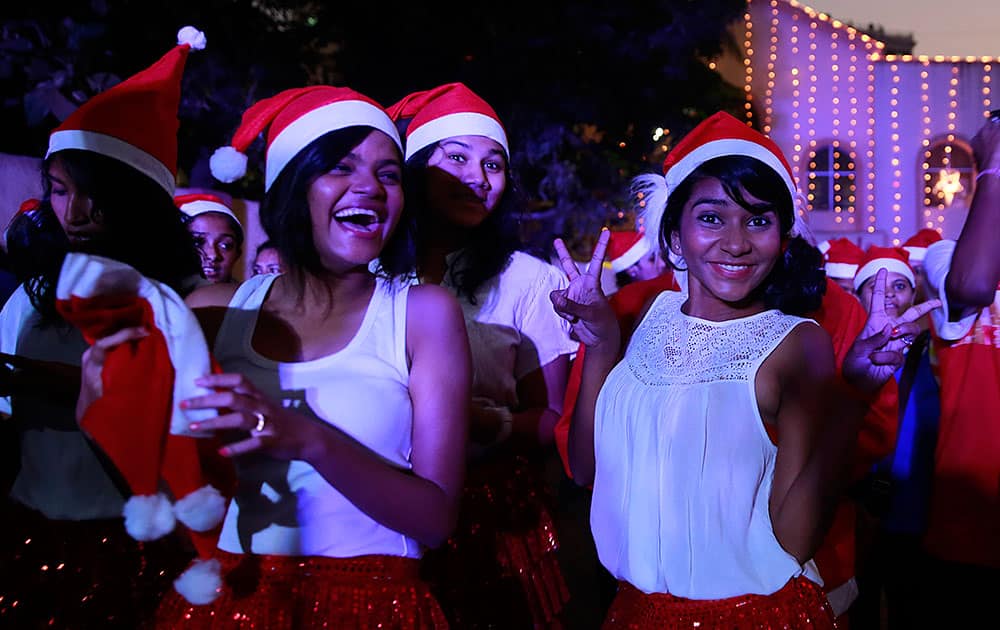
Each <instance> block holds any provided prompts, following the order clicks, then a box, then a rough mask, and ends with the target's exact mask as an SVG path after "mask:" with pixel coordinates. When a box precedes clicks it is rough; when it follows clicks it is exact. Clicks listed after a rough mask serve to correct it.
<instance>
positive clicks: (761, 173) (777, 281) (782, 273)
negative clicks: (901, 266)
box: [659, 155, 826, 316]
mask: <svg viewBox="0 0 1000 630" xmlns="http://www.w3.org/2000/svg"><path fill="white" fill-rule="evenodd" d="M707 178H715V179H718V180H719V181H720V182H721V183H722V187H723V189H724V190H725V191H726V194H727V195H729V197H730V198H731V199H732V200H733V201H735V202H736V203H738V204H739V205H740V206H741V207H743V208H745V209H746V210H747V211H748V212H750V213H752V214H761V213H762V212H765V211H768V210H773V211H774V212H775V213H776V214H777V215H778V223H779V226H780V229H781V235H782V238H783V239H784V240H785V244H786V247H785V248H784V254H783V255H782V257H781V260H780V261H778V263H777V264H775V266H774V268H773V269H772V270H771V273H770V274H768V276H767V278H765V279H764V282H763V283H762V285H761V287H760V288H759V289H758V290H760V291H763V298H764V304H765V306H766V307H767V308H769V309H770V308H776V309H778V310H780V311H782V312H784V313H787V314H789V315H800V316H801V315H805V314H806V313H810V312H812V311H815V310H816V309H818V308H819V307H820V304H821V303H822V301H823V295H824V294H825V293H826V272H825V271H824V270H823V255H822V254H821V253H820V252H819V250H818V249H816V248H815V247H813V246H812V245H810V244H809V243H808V242H807V241H806V240H805V239H803V238H801V237H798V236H791V231H792V226H793V225H794V223H795V206H794V203H793V200H792V195H791V193H790V192H789V191H788V187H787V186H786V185H785V182H784V180H783V179H782V178H781V176H780V175H778V173H776V172H775V171H774V169H772V168H771V167H769V166H767V165H766V164H764V163H763V162H761V161H760V160H757V159H754V158H751V157H746V156H739V155H728V156H722V157H717V158H713V159H711V160H708V161H707V162H705V163H704V164H702V165H701V166H699V167H698V168H696V169H695V170H694V171H692V172H691V174H690V175H688V176H687V177H686V178H684V180H683V181H682V182H681V183H680V184H679V185H678V186H677V188H676V189H675V190H674V191H672V192H671V194H670V198H669V199H668V200H667V207H666V210H665V211H664V213H663V220H662V222H661V228H660V234H659V239H660V247H661V248H662V249H664V250H666V249H667V248H668V244H669V243H670V235H671V234H672V233H674V232H677V231H679V230H680V224H681V215H682V214H683V210H684V205H685V204H686V203H687V202H688V200H689V198H690V197H691V191H692V189H693V188H694V186H695V184H697V183H698V182H700V181H702V180H704V179H707ZM746 195H750V196H752V197H755V198H756V199H760V200H761V201H764V202H766V203H767V205H766V206H765V207H762V206H761V205H759V204H757V205H754V204H751V203H749V202H748V201H747V199H746ZM671 265H673V266H674V268H675V269H676V268H677V266H676V265H674V263H673V262H671Z"/></svg>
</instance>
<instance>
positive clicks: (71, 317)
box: [56, 253, 234, 604]
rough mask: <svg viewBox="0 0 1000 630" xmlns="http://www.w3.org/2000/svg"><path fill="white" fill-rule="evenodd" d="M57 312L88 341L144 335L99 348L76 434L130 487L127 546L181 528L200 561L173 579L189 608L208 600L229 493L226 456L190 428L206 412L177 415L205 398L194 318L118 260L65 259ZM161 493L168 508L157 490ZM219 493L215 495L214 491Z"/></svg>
mask: <svg viewBox="0 0 1000 630" xmlns="http://www.w3.org/2000/svg"><path fill="white" fill-rule="evenodd" d="M56 307H57V308H58V310H59V313H60V314H61V315H62V316H63V317H64V318H65V319H66V321H68V322H69V323H71V324H73V325H74V326H76V327H77V328H79V329H80V331H81V332H82V333H83V336H84V338H85V339H86V340H87V342H88V343H91V344H92V343H94V342H95V341H96V340H97V339H100V338H102V337H105V336H107V335H108V334H111V333H112V332H114V331H117V330H120V329H122V328H125V327H133V326H142V327H144V328H145V329H146V330H147V331H149V334H148V335H147V336H146V337H143V338H142V339H139V340H136V341H132V342H129V343H124V344H121V345H119V346H117V347H115V348H112V349H111V350H109V351H108V352H107V355H106V357H105V361H104V366H103V368H102V371H101V380H102V382H103V384H104V390H103V393H102V395H101V397H100V398H99V399H97V400H96V401H94V402H93V403H92V404H91V405H90V407H89V408H88V409H87V410H86V412H85V413H84V415H83V418H82V419H81V420H80V428H81V430H83V431H84V432H85V433H86V434H87V435H88V436H90V438H91V439H92V440H93V441H94V443H95V444H96V445H97V446H98V447H99V448H100V449H101V450H102V451H103V452H104V453H105V455H107V457H108V459H109V460H110V461H111V463H112V464H114V466H115V467H116V468H117V469H118V471H119V472H120V473H121V475H122V477H123V478H124V480H125V481H126V483H127V484H128V486H129V488H130V489H131V491H132V496H131V497H130V498H129V499H128V501H127V502H126V503H125V508H124V511H123V516H124V517H125V529H126V531H128V533H129V534H130V535H131V536H132V537H133V538H135V539H136V540H155V539H157V538H160V537H162V536H164V535H166V534H167V533H169V532H171V531H172V530H173V529H174V526H175V524H176V521H180V522H181V523H182V524H183V525H185V526H186V528H187V530H188V533H189V534H190V536H191V539H192V542H193V544H194V546H195V548H196V550H197V551H198V555H199V559H198V560H196V561H195V562H194V563H193V565H192V566H191V567H189V568H188V570H187V571H185V573H183V574H182V575H181V576H180V577H179V578H178V579H177V581H176V582H175V587H176V588H177V590H178V592H180V593H181V594H182V595H183V596H184V597H185V598H187V599H188V601H190V602H191V603H194V604H206V603H209V602H211V601H212V600H214V599H215V597H216V596H217V595H218V593H219V591H220V589H221V585H222V584H221V578H220V575H219V572H220V567H219V563H218V561H217V560H214V559H212V556H213V552H214V549H215V547H216V545H217V542H218V532H219V528H220V527H221V523H222V518H223V516H224V515H225V510H226V501H227V498H228V497H229V496H231V495H232V489H233V485H234V475H233V471H232V464H231V462H230V461H229V460H227V459H226V458H224V457H222V456H221V455H219V454H218V452H217V449H218V448H219V446H220V444H218V443H217V442H216V440H215V438H214V437H212V436H202V435H198V434H195V433H192V432H191V431H190V424H191V423H192V422H198V421H202V420H205V419H208V418H210V417H212V416H214V415H215V411H214V410H195V409H191V410H185V409H182V408H181V406H180V405H181V401H183V400H185V399H188V398H191V397H193V396H202V395H206V394H209V393H211V391H210V390H207V389H205V388H202V387H199V386H197V385H195V379H196V378H198V377H200V376H203V375H205V374H208V373H209V372H211V370H212V363H211V357H210V356H209V353H208V345H207V343H206V342H205V337H204V336H203V334H202V332H201V327H200V326H199V325H198V321H197V319H195V316H194V313H192V312H191V310H190V309H189V308H188V307H187V306H186V305H185V304H184V301H183V300H182V299H181V298H180V296H178V295H177V294H176V293H175V292H174V291H173V290H171V289H170V288H169V287H167V286H165V285H163V284H161V283H159V282H156V281H153V280H149V279H147V278H144V277H143V276H142V275H140V274H139V272H138V271H136V270H135V269H133V268H132V267H129V266H128V265H125V264H124V263H120V262H117V261H115V260H110V259H107V258H101V257H99V256H91V255H86V254H77V253H71V254H69V255H68V256H67V257H66V260H65V262H64V263H63V266H62V270H61V272H60V275H59V282H58V284H57V286H56ZM164 486H165V487H167V488H169V490H170V492H171V494H172V495H173V498H174V499H175V500H176V502H175V503H171V501H170V499H168V498H167V496H166V495H165V494H163V493H162V492H161V487H164ZM220 490H221V492H220Z"/></svg>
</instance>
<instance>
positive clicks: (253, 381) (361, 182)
mask: <svg viewBox="0 0 1000 630" xmlns="http://www.w3.org/2000/svg"><path fill="white" fill-rule="evenodd" d="M265 128H266V129H267V130H268V147H267V154H266V164H265V190H266V192H265V197H264V200H263V203H262V205H261V222H262V225H263V226H264V229H265V231H266V232H267V234H268V237H269V238H270V239H271V241H272V242H273V243H274V245H275V247H276V248H277V250H278V251H279V253H280V255H281V257H282V259H283V260H284V261H285V262H286V264H287V265H288V269H287V272H286V273H284V274H283V275H278V276H275V275H262V276H257V277H254V278H252V279H251V280H249V281H247V282H246V283H244V284H243V285H242V286H240V287H239V288H238V289H235V288H234V287H231V286H226V285H213V286H208V287H204V288H203V289H200V290H198V291H196V292H195V293H193V294H192V296H191V297H190V299H189V300H188V303H189V305H191V306H192V308H194V309H195V312H196V314H198V315H199V318H200V319H201V320H202V324H203V326H204V328H205V331H206V336H207V337H208V339H209V340H210V343H212V340H213V339H214V353H215V357H216V359H217V360H218V362H219V364H220V365H221V367H222V370H223V372H224V373H223V374H218V375H211V376H208V375H206V376H205V377H204V378H203V379H201V381H200V382H201V384H202V385H204V386H206V387H209V388H214V389H215V390H216V392H217V393H215V394H212V395H209V396H204V397H200V398H195V399H190V400H187V401H185V402H184V403H183V404H184V405H186V406H187V407H189V408H192V409H194V408H212V409H218V410H219V416H218V417H216V418H214V419H212V420H209V421H205V422H201V423H200V424H198V425H197V426H196V427H195V425H193V427H194V430H199V431H219V432H222V434H223V435H230V436H231V439H232V441H231V442H229V443H228V444H227V446H226V447H225V448H224V449H223V454H224V455H228V456H232V457H234V458H235V461H236V465H237V473H238V482H239V487H238V489H237V492H236V496H235V497H234V499H233V501H232V502H231V505H230V507H229V510H228V512H227V514H226V517H225V521H224V523H223V526H222V533H221V536H220V540H219V551H218V560H219V561H220V563H221V565H222V574H223V587H222V588H221V594H220V596H219V597H218V598H217V599H216V600H215V601H214V602H213V603H211V604H209V605H205V606H192V605H191V604H189V603H188V602H186V601H184V600H183V599H181V598H180V597H179V596H177V595H173V596H168V598H167V599H166V600H165V601H164V603H163V605H162V606H161V608H160V611H159V614H158V619H157V622H158V626H159V627H163V628H206V629H207V628H212V629H217V628H248V627H259V628H268V629H269V630H273V629H283V628H313V627H316V628H319V627H324V628H326V627H330V628H377V627H387V628H413V629H415V628H443V627H446V625H447V624H446V621H445V619H444V616H443V614H442V612H441V609H440V607H439V606H438V605H437V603H436V601H435V600H434V598H433V596H432V595H431V594H430V591H429V590H428V588H427V587H426V585H424V583H423V582H422V581H421V580H420V578H419V576H418V562H419V560H418V559H419V558H420V556H421V555H422V553H423V550H424V549H425V548H427V547H434V546H436V545H438V544H440V543H441V542H443V541H444V540H445V539H447V537H448V535H449V534H450V533H451V530H452V528H453V527H454V523H455V519H456V514H457V510H458V497H459V493H460V491H461V488H462V477H463V470H464V463H465V450H464V448H465V439H466V428H465V424H466V409H467V406H468V396H469V373H470V368H469V351H468V342H467V341H466V333H465V327H464V325H463V322H462V313H461V310H460V309H459V307H458V305H457V304H456V302H455V300H454V299H453V298H452V297H451V296H450V295H448V294H447V293H446V292H445V291H444V290H442V289H441V288H439V287H433V286H431V287H423V286H421V287H412V288H410V287H408V286H407V285H406V284H405V283H402V282H398V281H397V280H398V279H399V278H400V277H401V276H402V274H403V273H404V272H406V271H408V270H409V269H410V268H412V261H409V264H407V260H406V256H405V252H406V251H408V247H409V246H408V240H407V239H408V238H409V234H407V233H406V231H405V230H403V231H401V232H400V231H396V230H395V228H396V226H397V223H399V220H400V216H401V214H402V208H403V195H402V187H401V181H400V176H401V166H402V156H401V153H400V141H399V136H398V134H397V133H396V130H395V128H394V126H393V125H392V123H391V121H390V120H389V118H388V116H387V115H386V114H385V112H384V110H383V109H382V108H381V107H380V106H379V105H377V104H376V103H375V102H374V101H371V100H370V99H368V98H367V97H365V96H363V95H361V94H358V93H357V92H354V91H353V90H350V89H348V88H333V87H327V86H317V87H312V88H303V89H297V90H288V91H286V92H282V93H280V94H278V95H276V96H274V97H272V98H270V99H265V100H264V101H261V102H260V103H258V104H257V105H255V106H254V107H252V108H251V109H250V110H248V111H247V112H246V114H245V115H244V118H243V125H242V126H241V128H240V129H239V130H237V132H236V135H235V137H234V141H233V145H234V147H230V148H228V149H223V150H220V151H221V152H220V153H218V154H217V155H225V154H226V153H228V154H229V155H230V157H232V154H233V153H235V152H236V151H235V150H234V149H238V150H245V149H246V146H247V145H248V144H249V143H250V142H251V141H252V140H253V139H254V138H255V137H257V135H259V133H260V132H261V131H262V130H264V129H265ZM237 157H238V156H237ZM232 166H233V165H232V163H227V162H226V161H225V159H224V158H223V159H222V160H221V161H220V159H219V158H213V172H214V173H216V176H217V177H225V176H227V175H228V178H232V177H233V176H234V175H239V171H240V169H239V168H235V169H234V168H232ZM237 166H239V164H237ZM387 252H388V253H391V254H392V255H390V256H388V258H390V259H392V261H393V262H392V263H386V264H384V265H382V266H381V267H379V268H378V270H377V273H375V272H373V271H370V269H369V267H370V263H371V262H372V261H373V260H375V259H376V258H377V257H378V256H379V254H380V253H387Z"/></svg>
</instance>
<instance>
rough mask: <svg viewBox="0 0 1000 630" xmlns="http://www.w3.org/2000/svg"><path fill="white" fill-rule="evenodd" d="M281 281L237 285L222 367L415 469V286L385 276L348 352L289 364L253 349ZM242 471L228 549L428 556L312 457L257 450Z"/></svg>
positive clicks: (225, 532)
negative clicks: (411, 322) (411, 333)
mask: <svg viewBox="0 0 1000 630" xmlns="http://www.w3.org/2000/svg"><path fill="white" fill-rule="evenodd" d="M276 277H277V276H272V275H265V276H257V277H254V278H251V279H250V280H248V281H246V282H245V283H243V284H242V285H241V286H240V287H239V289H237V290H236V294H235V295H234V296H233V299H232V300H231V301H230V303H229V310H228V311H227V312H226V315H225V318H224V319H223V322H222V327H221V328H220V330H219V334H218V336H217V337H216V341H215V357H216V359H217V360H218V362H219V364H220V365H221V366H222V368H223V370H225V371H226V372H238V373H240V374H243V375H244V376H246V377H247V378H249V379H250V381H252V382H253V383H254V384H255V385H256V386H257V387H258V388H259V389H260V390H261V391H262V392H263V393H264V394H265V395H266V396H267V397H269V398H270V399H272V400H280V401H281V403H282V404H283V405H284V406H285V407H294V408H296V409H298V410H299V411H301V412H303V413H306V414H309V415H311V416H313V417H315V418H317V419H318V420H320V421H322V422H326V423H328V424H330V425H333V426H335V427H337V428H338V429H340V430H341V431H343V432H344V433H346V434H348V435H350V436H351V437H353V438H354V439H356V440H357V441H358V442H360V443H361V444H364V445H365V446H366V447H368V448H370V449H371V450H373V451H374V452H376V453H377V454H378V455H379V456H381V457H382V458H383V459H384V460H385V461H386V462H387V463H389V464H392V465H393V466H397V467H399V468H400V469H411V468H412V465H411V462H410V455H411V449H412V430H413V406H412V403H411V401H410V392H409V368H408V365H407V359H406V300H407V295H408V293H409V288H408V287H406V286H399V285H395V284H393V283H390V282H388V281H385V280H382V279H377V280H376V286H375V291H374V293H373V294H372V298H371V302H370V303H369V304H368V310H367V311H366V312H365V316H364V319H363V321H362V323H361V327H360V328H359V329H358V332H357V334H356V335H355V336H354V338H353V339H351V341H350V342H349V343H348V344H347V346H346V347H344V349H342V350H340V351H338V352H335V353H334V354H331V355H327V356H325V357H322V358H319V359H315V360H312V361H303V362H299V363H280V362H276V361H272V360H270V359H267V358H265V357H263V356H261V355H259V354H257V352H255V351H254V349H253V348H252V347H251V340H252V339H253V334H254V330H255V328H256V326H257V317H258V314H259V312H260V307H261V304H262V303H263V301H264V298H265V297H266V295H267V293H268V291H269V290H270V287H271V283H272V282H273V281H274V279H275V278H276ZM237 472H238V475H239V489H238V490H237V494H236V497H235V498H234V500H233V501H232V502H231V504H230V507H229V511H228V512H227V513H226V519H225V522H224V524H223V528H222V535H221V536H220V538H219V548H220V549H222V550H224V551H229V552H233V553H245V552H253V553H258V554H276V555H302V556H307V555H317V556H327V557H335V558H344V557H352V556H360V555H366V554H386V555H394V556H405V557H410V558H418V557H420V555H421V553H422V549H421V547H420V545H419V544H418V543H417V542H416V541H415V540H413V539H411V538H408V537H406V536H404V535H403V534H401V533H399V532H397V531H394V530H392V529H389V528H388V527H385V526H384V525H382V524H380V523H378V522H377V521H375V520H373V519H372V518H371V517H369V516H368V515H367V514H365V513H364V512H362V511H361V510H359V509H358V508H357V507H355V506H354V504H353V503H351V502H350V501H348V500H347V499H346V498H345V497H344V496H343V495H342V494H341V493H340V492H338V491H337V489H336V488H334V487H333V486H331V485H330V484H329V483H327V481H326V480H325V479H323V477H322V476H320V474H319V473H317V472H316V470H315V469H314V468H313V467H312V466H310V465H309V464H307V463H305V462H303V461H297V460H292V461H279V460H275V459H271V458H269V457H264V456H260V455H257V456H251V457H246V458H241V459H240V460H238V462H237Z"/></svg>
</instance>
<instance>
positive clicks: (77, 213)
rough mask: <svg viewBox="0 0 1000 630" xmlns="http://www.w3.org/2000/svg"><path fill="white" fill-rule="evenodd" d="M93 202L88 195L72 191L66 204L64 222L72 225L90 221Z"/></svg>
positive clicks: (80, 224) (84, 223) (81, 224)
mask: <svg viewBox="0 0 1000 630" xmlns="http://www.w3.org/2000/svg"><path fill="white" fill-rule="evenodd" d="M92 210H93V203H92V202H91V200H90V197H88V196H87V195H83V194H80V193H73V194H72V195H71V196H70V199H69V203H67V204H66V215H65V219H66V224H67V225H73V226H83V225H87V224H88V223H90V222H91V217H90V214H91V211H92Z"/></svg>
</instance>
